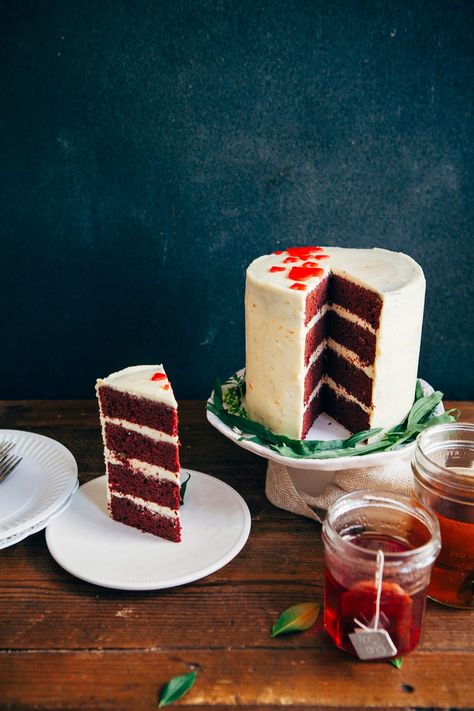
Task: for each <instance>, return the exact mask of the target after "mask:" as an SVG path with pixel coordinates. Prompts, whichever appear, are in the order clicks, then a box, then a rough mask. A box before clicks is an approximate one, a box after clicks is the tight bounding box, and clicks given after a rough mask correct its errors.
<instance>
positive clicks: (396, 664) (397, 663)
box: [390, 657, 403, 669]
mask: <svg viewBox="0 0 474 711" xmlns="http://www.w3.org/2000/svg"><path fill="white" fill-rule="evenodd" d="M390 664H391V665H392V666H393V667H395V668H396V669H401V668H402V665H403V657H396V658H395V659H391V660H390Z"/></svg>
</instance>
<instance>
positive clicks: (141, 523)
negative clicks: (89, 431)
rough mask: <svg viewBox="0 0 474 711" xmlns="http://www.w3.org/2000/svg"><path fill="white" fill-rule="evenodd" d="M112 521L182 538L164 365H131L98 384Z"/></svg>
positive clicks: (172, 405)
mask: <svg viewBox="0 0 474 711" xmlns="http://www.w3.org/2000/svg"><path fill="white" fill-rule="evenodd" d="M96 391H97V397H98V399H99V409H100V421H101V427H102V436H103V441H104V456H105V463H106V469H107V482H108V486H107V497H108V510H109V514H110V515H111V516H112V518H114V519H115V520H118V521H121V522H122V523H125V524H127V525H130V526H134V527H135V528H140V529H141V530H144V531H147V532H149V533H153V534H155V535H158V536H161V537H163V538H168V539H170V540H174V541H179V540H180V532H181V529H180V522H179V507H180V482H179V470H180V466H179V440H178V413H177V403H176V400H175V398H174V395H173V390H172V388H171V384H170V382H169V380H168V378H167V376H166V373H165V370H164V368H163V366H162V365H150V366H133V367H130V368H125V369H124V370H121V371H118V372H117V373H112V374H111V375H109V376H108V377H107V378H105V379H99V380H97V385H96Z"/></svg>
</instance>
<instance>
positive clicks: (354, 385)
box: [325, 348, 373, 407]
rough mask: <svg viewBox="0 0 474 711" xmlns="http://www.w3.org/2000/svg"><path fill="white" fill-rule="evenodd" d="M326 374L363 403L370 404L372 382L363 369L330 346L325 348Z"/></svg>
mask: <svg viewBox="0 0 474 711" xmlns="http://www.w3.org/2000/svg"><path fill="white" fill-rule="evenodd" d="M325 372H326V375H329V377H330V378H332V379H333V380H334V382H335V383H337V384H338V385H342V387H343V388H345V389H346V390H347V392H350V393H351V395H354V397H355V398H357V400H360V402H362V403H363V404H364V405H367V406H368V407H370V406H371V405H372V387H373V382H372V380H371V378H369V376H368V375H366V374H365V373H364V371H362V370H360V368H356V367H355V366H354V365H352V363H350V362H349V361H348V360H346V359H345V358H341V356H339V355H338V354H337V353H335V352H334V351H333V350H332V348H327V349H326V364H325Z"/></svg>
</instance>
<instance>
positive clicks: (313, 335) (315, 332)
mask: <svg viewBox="0 0 474 711" xmlns="http://www.w3.org/2000/svg"><path fill="white" fill-rule="evenodd" d="M325 335H326V314H325V315H324V316H322V317H321V318H320V319H318V321H316V323H315V324H314V326H313V327H312V328H311V329H310V330H309V331H308V332H307V334H306V340H305V345H304V364H305V366H306V365H308V363H309V361H310V358H311V356H312V355H313V353H314V351H315V350H316V348H317V347H318V346H319V344H320V343H321V341H323V339H324V337H325Z"/></svg>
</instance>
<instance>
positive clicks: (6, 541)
mask: <svg viewBox="0 0 474 711" xmlns="http://www.w3.org/2000/svg"><path fill="white" fill-rule="evenodd" d="M78 488H79V481H76V485H75V487H74V489H73V492H72V494H71V495H70V496H68V498H67V499H66V501H65V502H64V503H63V505H62V506H60V507H59V508H58V509H56V510H55V511H54V513H53V514H51V516H48V517H47V518H45V519H42V520H41V521H40V522H39V523H37V524H36V525H35V526H31V527H30V528H26V529H24V530H22V531H21V532H20V533H17V534H15V535H14V536H8V538H2V539H1V540H0V550H1V549H2V548H8V547H9V546H13V545H14V544H15V543H19V542H20V541H23V540H24V539H25V538H28V536H32V535H33V533H38V532H39V531H42V530H43V528H46V526H47V525H48V523H50V522H51V521H53V519H55V518H56V516H59V514H61V513H62V512H63V511H65V510H66V509H67V507H68V506H69V504H70V503H71V501H72V497H73V495H74V493H75V492H76V491H77V490H78Z"/></svg>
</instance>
